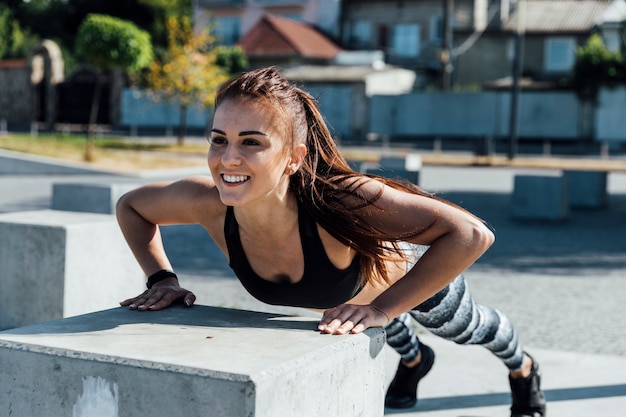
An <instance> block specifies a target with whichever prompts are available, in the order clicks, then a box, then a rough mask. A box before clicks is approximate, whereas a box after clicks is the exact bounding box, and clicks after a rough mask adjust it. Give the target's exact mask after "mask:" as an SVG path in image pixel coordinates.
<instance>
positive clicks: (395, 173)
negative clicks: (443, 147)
mask: <svg viewBox="0 0 626 417" xmlns="http://www.w3.org/2000/svg"><path fill="white" fill-rule="evenodd" d="M421 169H422V158H421V156H420V155H419V154H408V155H407V156H406V157H405V158H399V157H387V156H384V157H381V158H380V160H379V162H378V163H371V162H365V163H363V164H362V165H361V172H363V173H366V174H376V175H381V176H383V177H387V178H395V179H400V180H406V181H409V182H411V183H413V184H416V185H419V174H420V170H421Z"/></svg>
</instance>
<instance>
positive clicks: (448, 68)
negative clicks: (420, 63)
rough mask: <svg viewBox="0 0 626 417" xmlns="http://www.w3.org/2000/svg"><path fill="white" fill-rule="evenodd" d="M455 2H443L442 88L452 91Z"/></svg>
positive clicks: (452, 0)
mask: <svg viewBox="0 0 626 417" xmlns="http://www.w3.org/2000/svg"><path fill="white" fill-rule="evenodd" d="M453 16H454V0H443V49H442V51H441V66H442V74H441V88H442V90H443V91H450V88H451V86H452V18H453Z"/></svg>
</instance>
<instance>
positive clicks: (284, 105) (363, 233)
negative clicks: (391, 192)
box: [215, 67, 436, 283]
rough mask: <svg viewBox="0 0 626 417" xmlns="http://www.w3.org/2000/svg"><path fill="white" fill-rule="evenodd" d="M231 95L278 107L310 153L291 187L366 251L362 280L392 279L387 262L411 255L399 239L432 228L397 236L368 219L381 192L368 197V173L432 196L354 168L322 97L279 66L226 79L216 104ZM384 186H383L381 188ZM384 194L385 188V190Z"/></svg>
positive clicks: (344, 238)
mask: <svg viewBox="0 0 626 417" xmlns="http://www.w3.org/2000/svg"><path fill="white" fill-rule="evenodd" d="M226 100H254V101H260V102H265V103H267V104H268V105H269V106H272V107H273V108H274V109H275V110H276V111H277V114H278V115H279V116H280V117H281V119H282V120H283V121H284V122H285V128H286V129H287V131H286V132H285V133H286V137H288V138H290V140H291V143H290V144H287V146H289V145H291V146H292V147H293V146H295V145H296V144H299V143H304V144H305V145H306V148H307V153H306V156H305V159H304V161H303V164H302V166H301V167H300V169H299V170H298V172H296V173H295V174H293V175H291V177H290V189H291V190H292V191H293V192H294V193H295V195H296V198H297V199H298V201H299V203H300V204H301V205H302V206H303V207H304V208H305V209H306V210H307V211H308V212H309V213H310V214H311V215H312V216H313V218H314V219H315V221H316V222H317V223H318V224H319V225H320V226H321V227H323V228H324V229H325V230H326V231H328V233H330V234H331V235H332V236H333V237H334V238H335V239H337V240H339V241H340V242H342V243H343V244H345V245H349V246H351V247H352V248H354V249H355V250H356V251H357V252H358V253H359V254H360V255H361V277H362V278H361V279H362V281H363V283H365V282H367V281H369V280H376V281H383V282H387V281H388V271H387V268H386V264H387V263H386V261H389V260H392V261H400V260H406V256H405V254H404V253H403V251H402V250H401V249H400V248H399V246H398V242H399V241H400V240H405V239H408V238H411V237H415V236H417V235H419V234H420V233H422V232H423V231H424V230H426V229H428V227H430V225H429V226H427V227H425V228H424V229H420V230H413V231H409V232H407V233H406V234H405V235H403V236H398V235H397V234H396V235H391V234H389V233H385V232H384V231H382V230H379V229H377V228H376V227H374V226H373V225H372V224H370V223H369V222H368V221H367V220H365V219H363V218H362V217H361V216H360V215H359V212H361V211H360V210H359V209H361V208H365V207H367V206H369V205H375V204H376V200H377V199H378V198H379V197H380V194H378V195H376V196H373V197H372V196H365V194H364V193H361V192H360V187H361V185H362V184H363V182H364V180H365V179H366V178H377V180H378V181H381V182H382V183H384V184H386V185H389V186H391V187H394V188H396V189H400V190H404V191H407V192H411V193H416V194H420V195H424V196H428V197H432V198H436V197H434V196H433V195H432V194H429V193H426V192H424V191H423V190H421V189H420V188H419V187H418V186H416V185H414V184H410V183H408V182H406V183H405V182H400V181H395V180H392V179H388V178H383V177H380V176H376V175H365V174H362V173H358V172H355V171H354V170H353V169H351V168H350V166H349V165H348V163H347V162H346V160H345V159H344V157H343V156H342V155H341V153H340V151H339V149H338V148H337V145H336V143H335V140H334V139H333V137H332V134H331V132H330V130H329V129H328V127H327V125H326V123H325V121H324V118H323V117H322V113H321V112H320V109H319V107H318V104H317V101H316V100H315V99H314V98H313V96H311V95H310V94H309V93H307V92H305V91H303V90H302V89H300V88H298V87H297V86H295V85H294V84H292V83H290V82H289V81H287V80H286V79H285V78H284V77H283V76H282V75H281V74H280V72H279V70H278V69H276V68H274V67H268V68H261V69H257V70H253V71H250V72H246V73H243V74H242V75H240V76H238V77H236V78H235V79H233V80H231V81H230V82H228V83H226V84H224V85H223V86H222V87H221V88H220V90H219V91H218V93H217V96H216V99H215V108H217V107H219V106H220V104H221V103H223V102H224V101H226ZM381 190H382V188H381ZM381 193H382V191H381Z"/></svg>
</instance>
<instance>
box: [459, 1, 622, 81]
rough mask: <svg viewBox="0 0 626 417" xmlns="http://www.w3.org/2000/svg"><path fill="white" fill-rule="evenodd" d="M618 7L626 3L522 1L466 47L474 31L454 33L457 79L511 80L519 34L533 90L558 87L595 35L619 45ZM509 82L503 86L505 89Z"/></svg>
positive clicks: (524, 71) (524, 66)
mask: <svg viewBox="0 0 626 417" xmlns="http://www.w3.org/2000/svg"><path fill="white" fill-rule="evenodd" d="M619 4H624V1H623V0H617V1H611V0H549V1H548V0H519V1H518V2H516V3H515V4H513V5H511V7H510V10H509V13H508V17H507V18H506V19H504V20H501V21H500V22H498V23H497V24H492V25H491V26H488V27H487V28H486V29H485V31H484V32H483V33H482V34H480V36H479V37H478V38H477V39H476V40H475V41H473V42H472V45H471V47H469V48H467V49H464V48H462V45H463V44H464V43H466V42H468V39H470V37H471V36H472V35H473V33H470V32H468V31H461V30H455V32H454V36H455V44H457V45H459V46H458V47H457V51H458V53H456V54H453V56H454V55H456V56H455V57H454V61H453V65H454V81H455V83H457V84H460V85H467V84H472V83H474V84H484V83H488V82H490V81H494V80H498V79H503V78H504V79H506V78H507V77H508V78H509V79H510V75H511V73H512V68H513V59H514V55H515V48H514V39H515V36H516V33H520V36H521V39H522V44H523V47H522V48H521V50H522V53H521V55H520V56H521V60H522V64H521V73H522V76H523V77H524V78H526V79H528V80H532V81H533V82H531V83H529V86H530V87H532V86H533V85H535V86H543V87H544V88H556V87H558V85H559V80H562V79H564V78H566V77H567V76H568V75H569V74H570V72H571V70H572V68H573V66H574V63H575V60H576V49H577V48H578V47H580V46H582V45H584V44H585V42H586V41H587V39H588V38H589V36H590V35H591V34H592V33H594V32H596V31H598V32H600V33H601V34H602V35H603V37H604V39H605V43H606V42H607V41H610V43H611V44H613V45H615V43H616V42H615V38H616V37H617V36H619V35H618V34H617V30H616V29H615V24H616V21H619V22H622V21H623V20H624V19H625V18H626V14H624V13H623V12H621V11H620V10H621V8H620V7H619ZM616 6H617V7H616ZM620 14H621V16H620ZM610 25H613V27H611V28H610V29H611V30H612V32H609V31H608V30H609V26H610ZM604 28H606V29H607V32H606V33H604ZM506 84H507V83H506V82H504V83H503V85H504V86H505V87H506ZM501 85H502V83H501ZM508 85H510V81H509V82H508Z"/></svg>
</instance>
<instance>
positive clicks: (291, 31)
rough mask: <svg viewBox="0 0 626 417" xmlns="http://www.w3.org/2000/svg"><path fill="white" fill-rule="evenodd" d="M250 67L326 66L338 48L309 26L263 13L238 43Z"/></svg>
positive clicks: (338, 50) (335, 54)
mask: <svg viewBox="0 0 626 417" xmlns="http://www.w3.org/2000/svg"><path fill="white" fill-rule="evenodd" d="M237 43H238V44H239V46H241V48H242V49H243V51H244V52H245V53H246V56H247V57H248V61H249V62H250V66H251V67H263V66H268V65H277V66H281V67H291V66H295V65H303V64H318V65H323V64H329V63H331V62H332V61H333V60H334V59H335V57H336V56H337V54H338V53H339V52H340V51H341V48H339V46H337V45H336V44H335V43H334V42H333V41H332V40H330V39H329V38H328V37H326V36H325V35H324V34H323V33H321V32H320V31H319V30H317V29H316V28H314V27H312V26H311V25H309V24H307V23H304V22H301V21H297V20H292V19H287V18H284V17H279V16H275V15H272V14H266V15H264V16H263V17H261V19H259V20H258V21H257V22H256V24H255V25H254V26H253V27H252V28H251V29H250V30H249V31H248V32H247V33H246V34H245V35H244V36H243V37H242V38H241V39H240V40H239V42H237Z"/></svg>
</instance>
